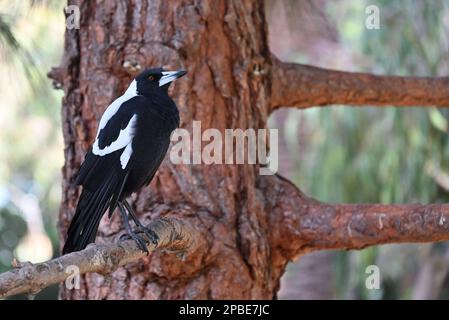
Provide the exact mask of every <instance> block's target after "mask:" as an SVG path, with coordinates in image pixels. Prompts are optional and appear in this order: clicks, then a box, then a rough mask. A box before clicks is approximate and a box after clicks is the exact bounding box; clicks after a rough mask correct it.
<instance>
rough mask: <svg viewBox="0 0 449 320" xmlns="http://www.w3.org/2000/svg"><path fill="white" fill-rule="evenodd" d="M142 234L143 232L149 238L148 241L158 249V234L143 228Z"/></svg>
mask: <svg viewBox="0 0 449 320" xmlns="http://www.w3.org/2000/svg"><path fill="white" fill-rule="evenodd" d="M141 232H143V233H144V234H145V235H146V236H147V238H148V240H150V241H151V243H153V244H154V245H155V246H156V247H157V245H158V242H159V236H158V235H157V233H156V232H154V231H153V230H151V229H150V228H146V227H143V228H142V231H141Z"/></svg>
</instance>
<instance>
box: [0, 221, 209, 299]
mask: <svg viewBox="0 0 449 320" xmlns="http://www.w3.org/2000/svg"><path fill="white" fill-rule="evenodd" d="M148 227H149V228H150V229H152V230H153V231H154V232H155V233H156V234H157V235H158V236H159V242H158V245H157V246H155V245H154V244H152V243H150V244H148V251H150V252H151V251H154V250H156V249H160V248H166V249H168V250H172V251H175V252H186V253H192V252H194V251H196V250H197V249H198V247H199V243H200V241H199V240H200V237H201V235H200V233H199V231H198V230H197V229H196V228H195V227H194V226H193V225H192V224H191V223H189V222H188V221H186V219H183V220H182V221H181V220H178V219H174V218H159V219H155V220H153V221H152V222H151V223H150V224H149V225H148ZM145 255H146V253H144V252H143V251H141V250H140V249H139V248H138V247H137V245H136V243H135V242H134V241H133V240H126V241H120V242H119V243H108V244H101V245H100V244H92V245H89V246H88V247H87V248H86V249H84V250H82V251H79V252H73V253H70V254H66V255H64V256H61V257H58V258H55V259H53V260H50V261H47V262H43V263H38V264H31V263H24V264H22V265H20V266H18V267H17V268H15V269H14V270H11V271H8V272H5V273H2V274H0V299H1V298H5V297H8V296H11V295H16V294H20V293H30V294H36V293H37V292H39V291H40V290H42V289H43V288H45V287H48V286H49V285H52V284H55V283H60V282H62V281H64V280H65V279H66V278H67V277H69V276H70V275H71V273H70V272H68V273H67V272H66V270H68V269H67V268H68V267H69V266H76V267H78V268H79V273H80V274H85V273H88V272H98V273H102V274H109V273H111V272H113V271H114V270H115V269H117V268H118V267H120V266H123V265H125V264H127V263H129V262H132V261H136V260H138V259H140V258H142V257H144V256H145Z"/></svg>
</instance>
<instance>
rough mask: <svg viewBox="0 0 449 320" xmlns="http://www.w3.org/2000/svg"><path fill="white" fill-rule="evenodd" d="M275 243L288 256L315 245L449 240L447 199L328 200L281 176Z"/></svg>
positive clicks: (341, 246) (339, 246) (330, 246)
mask: <svg viewBox="0 0 449 320" xmlns="http://www.w3.org/2000/svg"><path fill="white" fill-rule="evenodd" d="M275 183H276V184H277V186H273V185H272V186H271V187H273V189H274V190H277V191H272V192H276V195H274V194H272V195H269V196H270V197H273V198H275V199H276V200H275V205H274V207H273V208H272V215H271V217H270V218H271V225H272V226H274V227H273V229H272V238H273V246H275V247H277V248H280V249H281V252H282V256H283V257H284V258H286V259H288V260H292V259H293V258H294V257H296V256H298V255H300V254H303V253H307V252H310V251H314V250H325V249H362V248H364V247H367V246H372V245H379V244H387V243H400V242H436V241H443V240H449V204H431V205H419V204H411V205H384V204H325V203H321V202H318V201H316V200H314V199H310V198H307V197H305V196H304V195H303V194H302V193H301V192H300V191H299V190H298V189H297V188H296V187H295V186H294V185H293V184H292V183H291V182H289V181H287V180H284V179H283V178H280V177H277V181H276V182H275Z"/></svg>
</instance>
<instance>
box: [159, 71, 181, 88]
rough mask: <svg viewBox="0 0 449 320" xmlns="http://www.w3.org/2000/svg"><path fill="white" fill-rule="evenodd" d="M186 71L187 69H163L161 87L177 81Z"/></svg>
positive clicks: (160, 80)
mask: <svg viewBox="0 0 449 320" xmlns="http://www.w3.org/2000/svg"><path fill="white" fill-rule="evenodd" d="M186 73H187V71H184V70H179V71H162V77H161V78H160V79H159V87H162V86H164V85H166V84H168V83H170V82H172V81H175V80H176V79H178V78H181V77H182V76H183V75H185V74H186Z"/></svg>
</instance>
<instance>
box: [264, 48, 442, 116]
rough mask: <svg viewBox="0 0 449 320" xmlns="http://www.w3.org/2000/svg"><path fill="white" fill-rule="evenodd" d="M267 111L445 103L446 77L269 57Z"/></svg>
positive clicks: (436, 104)
mask: <svg viewBox="0 0 449 320" xmlns="http://www.w3.org/2000/svg"><path fill="white" fill-rule="evenodd" d="M272 62H273V69H272V70H273V79H272V90H271V91H272V98H271V111H274V110H275V109H277V108H279V107H283V106H286V107H295V108H308V107H313V106H325V105H332V104H347V105H359V106H361V105H370V106H439V107H448V106H449V91H448V90H447V88H448V86H449V77H440V78H436V77H435V78H430V77H398V76H378V75H373V74H367V73H355V72H343V71H334V70H328V69H322V68H318V67H313V66H308V65H302V64H296V63H286V62H282V61H280V60H279V59H277V58H276V57H274V56H272Z"/></svg>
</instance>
